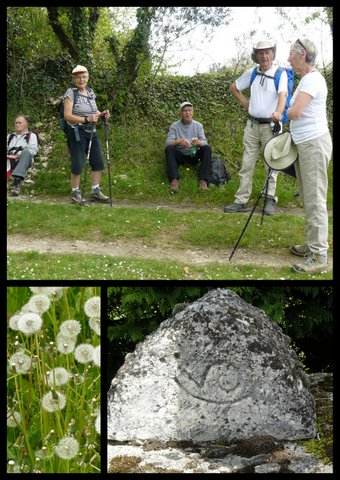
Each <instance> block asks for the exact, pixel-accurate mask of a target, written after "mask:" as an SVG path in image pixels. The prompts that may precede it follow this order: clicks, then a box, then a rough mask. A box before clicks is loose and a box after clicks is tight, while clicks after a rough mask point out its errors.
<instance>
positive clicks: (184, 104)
mask: <svg viewBox="0 0 340 480" xmlns="http://www.w3.org/2000/svg"><path fill="white" fill-rule="evenodd" d="M186 106H188V107H192V103H190V102H183V103H181V104H180V106H179V109H180V111H182V110H183V108H184V107H186Z"/></svg>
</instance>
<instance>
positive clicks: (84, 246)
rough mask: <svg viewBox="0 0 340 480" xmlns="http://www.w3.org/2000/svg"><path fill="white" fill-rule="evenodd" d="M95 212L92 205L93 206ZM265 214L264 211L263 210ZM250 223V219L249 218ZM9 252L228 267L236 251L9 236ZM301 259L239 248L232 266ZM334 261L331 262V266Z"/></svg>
mask: <svg viewBox="0 0 340 480" xmlns="http://www.w3.org/2000/svg"><path fill="white" fill-rule="evenodd" d="M14 200H15V201H30V202H35V203H42V202H44V203H45V204H46V203H49V204H57V203H69V201H68V199H65V198H48V197H44V198H43V199H42V198H41V197H39V198H36V197H17V198H15V199H14ZM98 207H100V208H108V206H107V205H96V208H98ZM115 207H118V208H119V207H127V208H128V207H131V208H133V207H141V208H143V207H144V208H165V209H169V210H177V211H178V210H181V211H192V210H194V209H196V208H197V207H194V206H192V205H170V204H161V205H158V204H152V203H142V204H140V203H138V204H134V203H128V202H116V201H115V203H114V205H113V208H115ZM89 208H91V205H90V206H89ZM200 210H202V211H203V210H206V211H212V210H216V211H220V210H221V209H220V208H217V207H215V208H209V209H207V208H206V209H205V208H204V207H203V208H202V207H200ZM288 212H289V214H294V215H303V209H302V208H294V209H287V208H279V207H277V209H276V214H277V215H279V214H282V215H284V214H287V213H288ZM259 213H261V210H259ZM245 219H246V217H245ZM7 251H8V252H32V251H34V252H38V253H82V254H91V255H107V256H110V257H125V258H134V259H153V260H154V259H157V260H160V261H169V260H170V259H171V260H173V261H176V262H180V263H182V264H183V265H197V266H199V265H209V264H214V263H215V264H224V265H226V264H228V263H229V257H230V254H231V252H232V249H225V250H224V249H223V250H212V249H190V250H189V249H181V250H179V249H176V248H174V247H169V245H168V241H167V238H164V239H161V238H158V239H157V245H156V246H153V245H151V246H150V245H146V244H145V242H143V241H142V240H138V239H133V240H127V239H116V240H115V241H114V242H105V243H104V242H97V241H96V242H91V241H88V240H86V241H85V240H64V239H63V240H60V239H58V238H54V237H43V238H34V237H29V239H27V238H26V237H25V236H23V235H9V236H8V237H7ZM299 260H300V259H299V258H298V257H295V256H293V255H291V254H290V253H289V251H288V249H286V250H281V251H280V252H278V253H258V252H256V251H249V249H247V250H244V249H243V248H242V246H239V247H238V248H237V250H236V251H235V253H234V255H233V258H232V260H231V261H230V265H254V266H261V265H266V266H268V267H290V266H291V265H292V264H293V263H296V262H297V261H299ZM331 262H332V259H330V263H331Z"/></svg>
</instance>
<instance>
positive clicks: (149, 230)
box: [7, 111, 333, 279]
mask: <svg viewBox="0 0 340 480" xmlns="http://www.w3.org/2000/svg"><path fill="white" fill-rule="evenodd" d="M226 113H227V112H222V111H221V112H219V116H218V118H217V119H216V118H210V117H209V118H207V119H202V121H203V123H204V124H206V133H207V136H208V139H209V140H210V144H211V145H212V147H213V150H222V151H223V152H224V153H225V157H224V158H225V160H226V162H227V168H228V170H229V173H230V174H231V181H230V182H229V183H228V184H227V185H224V186H220V187H211V188H209V190H208V191H207V192H202V191H200V190H199V188H198V172H197V167H192V166H191V167H189V166H187V165H185V166H182V167H180V191H179V193H178V194H172V193H171V192H170V189H169V180H168V178H167V172H166V165H165V156H164V142H165V138H166V133H167V130H168V127H169V124H170V123H171V121H173V120H174V119H171V121H170V120H169V122H168V123H167V124H165V123H162V122H163V121H162V122H161V121H159V122H158V123H157V121H152V120H151V119H150V120H146V119H143V118H141V117H139V118H136V119H135V121H132V120H131V119H128V121H127V120H123V121H122V123H121V124H119V125H111V126H110V130H109V150H110V164H111V182H112V198H113V205H114V208H112V209H110V207H108V206H107V205H93V206H91V207H89V208H82V207H77V206H74V205H70V204H68V203H67V202H68V201H69V196H70V159H69V152H68V150H67V146H66V141H65V138H64V134H63V133H62V132H61V131H58V130H57V129H56V127H55V125H54V123H55V122H54V123H53V124H51V123H47V124H46V130H48V132H47V134H48V141H49V142H50V144H51V146H52V149H51V150H50V151H49V152H48V154H47V155H46V154H45V153H44V149H42V150H41V152H40V156H39V157H38V159H37V163H36V166H37V169H36V175H34V177H33V178H34V183H25V184H24V186H23V194H24V195H28V196H33V197H35V198H37V199H38V200H39V199H41V202H42V203H41V204H38V203H34V202H29V201H19V202H18V201H12V200H11V199H10V200H9V201H8V217H7V218H8V234H9V235H11V234H21V235H24V236H25V237H27V238H28V239H29V238H48V237H50V238H51V239H58V240H60V241H62V240H72V241H74V240H85V241H86V240H88V241H89V242H90V241H91V242H104V243H106V242H113V244H114V241H115V240H116V239H118V240H124V239H126V241H127V242H129V241H131V242H132V241H134V242H139V244H141V243H145V244H146V245H147V246H148V247H149V246H150V247H152V246H154V247H158V248H160V249H161V250H162V251H164V253H165V252H167V251H168V250H169V252H170V254H169V258H168V261H167V262H164V261H163V260H162V259H159V258H158V259H154V262H152V261H151V260H138V259H137V258H122V259H121V261H126V262H127V264H128V265H129V266H128V267H127V269H126V273H125V272H124V269H120V268H119V267H117V268H116V270H115V271H110V272H108V273H107V274H106V273H103V272H102V273H101V268H100V265H101V267H102V263H101V260H102V259H101V256H100V255H92V253H95V246H94V249H93V252H91V255H89V256H87V257H86V258H85V259H83V262H84V264H87V259H89V258H91V261H90V263H91V264H90V265H87V269H88V270H86V271H85V269H84V268H82V265H78V266H77V268H78V271H79V272H82V273H81V274H80V276H77V272H76V271H74V270H75V268H74V265H75V262H76V263H78V260H77V257H78V253H77V252H76V250H75V253H76V254H75V255H71V254H66V253H65V254H63V255H53V254H52V253H51V254H50V255H49V256H48V258H50V259H52V258H53V259H54V261H53V262H52V264H54V266H53V268H55V269H56V270H55V273H54V272H53V268H52V265H48V266H47V265H44V268H42V269H40V264H41V263H42V262H45V259H44V260H43V256H40V255H39V254H36V256H35V257H34V255H35V254H33V253H28V254H23V253H22V254H20V255H19V254H13V253H11V254H10V256H9V258H10V262H9V263H8V278H11V279H15V278H30V273H29V272H30V271H31V272H32V277H31V278H36V279H40V278H42V279H47V278H56V279H57V278H61V279H62V278H70V279H71V278H81V279H83V278H104V277H105V278H127V279H130V278H187V276H186V275H184V274H183V272H182V270H183V265H182V264H181V263H176V261H175V260H174V258H172V257H171V249H177V250H179V251H185V250H193V249H204V251H206V252H207V251H208V250H209V251H213V252H218V251H220V252H221V255H225V251H226V250H229V251H230V250H231V249H232V248H233V246H234V245H235V243H236V241H237V239H238V237H239V235H240V234H241V231H242V229H243V227H244V225H245V222H246V220H247V215H248V214H241V215H226V214H224V213H223V206H224V205H226V204H229V203H232V202H233V201H234V195H235V192H236V190H237V188H238V186H239V178H238V171H239V167H240V163H241V158H242V136H243V127H244V124H243V123H242V122H241V120H242V119H241V118H238V117H237V116H235V119H233V118H231V117H230V115H231V114H229V115H226ZM225 119H228V120H225ZM49 127H50V128H49ZM98 136H99V138H100V141H101V145H102V148H103V153H105V141H104V140H105V135H104V129H103V128H98ZM104 158H105V159H106V155H105V154H104ZM265 178H266V174H265V170H264V167H263V161H262V159H261V158H259V159H258V163H257V166H256V168H255V171H254V179H253V191H252V196H251V198H250V202H249V203H250V205H252V204H253V203H254V202H255V200H256V199H257V197H258V194H259V192H260V191H261V190H262V188H263V185H264V183H265ZM332 178H333V171H332V164H331V166H330V169H329V189H328V208H329V210H332V205H333V193H332ZM101 186H102V189H103V191H104V193H105V194H108V193H109V188H108V172H107V165H106V161H105V170H104V173H103V177H102V182H101ZM89 189H90V179H89V178H88V179H87V188H86V192H85V197H86V196H87V195H88V193H89ZM296 192H297V183H296V180H295V179H294V178H292V177H289V176H287V175H285V174H279V176H278V182H277V192H276V193H277V196H278V198H279V202H278V207H281V209H282V207H283V208H285V210H286V214H285V215H282V214H281V215H280V214H276V215H275V216H273V217H270V218H269V217H265V219H264V223H263V225H260V216H259V215H258V214H255V215H254V216H253V218H252V221H251V222H250V224H249V225H248V227H247V230H246V232H245V234H244V236H243V238H242V241H241V243H240V245H239V248H242V249H244V251H245V252H247V253H252V254H256V253H262V254H264V253H265V254H267V255H268V258H269V257H270V255H271V253H275V254H280V253H281V252H282V253H284V252H286V251H287V247H288V245H289V244H290V243H292V242H294V243H303V242H304V241H305V238H304V217H303V212H302V209H301V205H300V202H299V199H296V198H295V197H294V194H295V193H296ZM53 200H55V202H54V203H53V204H51V203H52V201H53ZM61 201H62V202H63V203H61ZM48 202H50V203H48ZM124 205H125V206H124ZM162 205H165V206H167V207H168V208H162ZM261 206H262V200H261V201H260V204H259V207H261ZM296 207H299V208H296ZM294 211H297V212H299V215H293V214H292V215H290V212H294ZM94 212H95V213H94ZM331 232H332V218H330V235H329V236H330V244H331V247H332V235H331ZM28 241H29V240H28ZM236 254H237V253H236ZM32 255H33V257H32ZM19 258H20V261H17V260H16V259H19ZM20 262H23V269H24V268H26V270H25V272H20ZM58 262H59V263H58ZM96 263H98V268H97V269H96V268H95V264H96ZM292 263H293V262H292ZM141 264H142V265H143V266H140V265H141ZM58 265H59V266H60V268H58ZM92 265H93V267H92ZM189 266H190V265H189ZM196 268H197V266H195V265H191V266H190V272H191V274H190V275H191V277H190V278H219V277H220V276H221V277H222V278H248V277H249V276H250V277H251V278H287V277H289V278H296V275H295V276H293V277H291V276H290V274H289V273H288V271H280V269H277V270H276V269H274V268H272V269H271V268H267V267H265V266H263V268H262V269H261V268H258V267H256V268H255V267H254V266H252V265H249V270H248V269H247V268H246V267H243V266H242V267H236V266H235V265H232V264H230V265H229V264H227V265H226V266H225V267H223V268H222V269H221V266H220V265H219V266H209V267H206V268H204V269H202V268H198V271H196ZM261 270H263V271H261ZM57 272H59V273H58V274H59V275H61V276H60V277H58V274H57ZM136 272H139V273H136ZM101 275H103V276H101ZM302 277H303V276H299V278H302ZM319 277H320V278H331V274H327V275H323V276H320V275H319V276H316V278H319ZM306 278H310V277H308V276H307V277H306Z"/></svg>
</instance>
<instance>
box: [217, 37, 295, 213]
mask: <svg viewBox="0 0 340 480" xmlns="http://www.w3.org/2000/svg"><path fill="white" fill-rule="evenodd" d="M275 54H276V45H275V44H274V43H273V42H271V41H268V40H263V41H261V42H258V43H257V45H256V47H254V48H253V51H252V54H251V59H252V60H253V62H255V63H258V64H259V67H258V68H257V70H256V77H255V79H254V80H253V81H252V73H253V70H254V69H253V68H251V69H249V70H246V71H245V72H244V73H243V74H242V75H241V76H240V77H239V78H238V79H237V80H236V81H235V82H234V83H232V84H231V85H230V92H231V93H232V95H233V96H234V97H235V98H236V100H238V102H239V103H240V104H241V105H242V107H243V108H244V109H245V110H247V113H248V120H247V123H246V126H245V129H244V135H243V147H244V150H243V157H242V166H241V170H240V172H239V177H240V185H239V188H238V190H237V192H236V194H235V202H234V203H233V204H231V205H226V206H225V207H224V212H225V213H238V212H247V211H248V206H247V202H248V200H249V197H250V195H251V191H252V184H253V172H254V168H255V164H256V160H257V158H258V154H259V151H260V147H261V145H262V147H264V146H265V144H266V143H267V142H268V141H269V140H270V139H271V138H272V137H273V135H274V133H273V127H272V124H273V122H274V123H279V122H280V121H281V119H282V113H283V111H284V109H285V105H286V97H287V94H288V78H287V73H286V72H285V71H283V72H282V73H281V76H280V80H279V83H278V89H277V90H276V87H275V83H274V76H275V73H276V70H277V67H276V66H274V65H273V61H274V59H275ZM247 88H250V99H249V100H248V98H246V97H245V96H244V95H243V93H242V90H245V89H247ZM265 168H266V170H267V172H268V167H267V166H266V165H265ZM276 182H277V172H274V171H271V172H270V176H269V180H268V192H267V195H266V200H265V207H264V213H265V214H266V215H273V214H274V210H275V203H276V202H277V197H276V196H275V192H276Z"/></svg>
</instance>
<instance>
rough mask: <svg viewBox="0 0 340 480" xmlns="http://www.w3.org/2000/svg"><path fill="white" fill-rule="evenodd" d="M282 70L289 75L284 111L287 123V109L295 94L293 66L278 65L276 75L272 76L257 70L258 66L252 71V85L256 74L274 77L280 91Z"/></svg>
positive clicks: (283, 121)
mask: <svg viewBox="0 0 340 480" xmlns="http://www.w3.org/2000/svg"><path fill="white" fill-rule="evenodd" d="M282 72H286V73H287V77H288V95H287V99H286V106H285V109H284V111H283V113H282V123H287V122H288V115H287V110H288V108H289V106H290V100H291V98H292V96H293V93H294V72H293V70H292V68H287V67H278V68H277V70H276V72H275V73H274V76H273V77H271V76H270V75H266V74H265V73H261V72H259V71H258V70H257V67H255V68H254V70H253V71H252V73H251V77H250V86H251V84H252V83H253V81H254V80H255V77H256V75H261V76H262V77H267V78H272V79H273V80H274V83H275V88H276V91H278V90H279V83H280V78H281V73H282Z"/></svg>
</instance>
